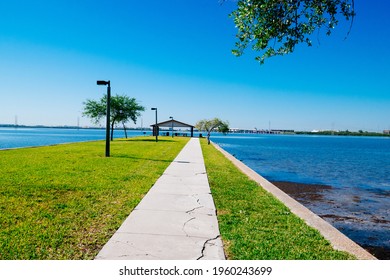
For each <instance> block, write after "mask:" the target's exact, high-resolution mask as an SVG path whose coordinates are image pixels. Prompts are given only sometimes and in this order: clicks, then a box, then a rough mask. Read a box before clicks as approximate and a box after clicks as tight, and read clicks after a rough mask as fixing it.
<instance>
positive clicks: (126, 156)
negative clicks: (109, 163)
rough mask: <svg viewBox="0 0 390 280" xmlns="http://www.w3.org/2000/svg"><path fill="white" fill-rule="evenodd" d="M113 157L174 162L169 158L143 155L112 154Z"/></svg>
mask: <svg viewBox="0 0 390 280" xmlns="http://www.w3.org/2000/svg"><path fill="white" fill-rule="evenodd" d="M111 157H113V158H126V159H132V160H151V161H160V162H172V161H173V160H169V159H155V158H143V157H135V156H130V155H124V154H121V155H116V154H114V155H111Z"/></svg>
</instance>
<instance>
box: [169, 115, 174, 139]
mask: <svg viewBox="0 0 390 280" xmlns="http://www.w3.org/2000/svg"><path fill="white" fill-rule="evenodd" d="M169 118H170V119H171V130H172V138H173V117H169Z"/></svg>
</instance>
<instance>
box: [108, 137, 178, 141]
mask: <svg viewBox="0 0 390 280" xmlns="http://www.w3.org/2000/svg"><path fill="white" fill-rule="evenodd" d="M115 141H118V142H156V138H153V139H139V138H138V139H137V138H129V139H115ZM158 142H175V141H174V140H171V139H158Z"/></svg>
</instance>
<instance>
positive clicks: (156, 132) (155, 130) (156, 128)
mask: <svg viewBox="0 0 390 280" xmlns="http://www.w3.org/2000/svg"><path fill="white" fill-rule="evenodd" d="M151 110H152V111H156V126H155V127H154V133H155V134H156V142H158V126H157V108H152V109H151Z"/></svg>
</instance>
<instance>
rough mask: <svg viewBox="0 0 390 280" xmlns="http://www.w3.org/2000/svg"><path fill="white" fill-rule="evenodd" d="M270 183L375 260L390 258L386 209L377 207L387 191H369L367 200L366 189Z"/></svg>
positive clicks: (388, 225)
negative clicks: (368, 253) (347, 189)
mask: <svg viewBox="0 0 390 280" xmlns="http://www.w3.org/2000/svg"><path fill="white" fill-rule="evenodd" d="M272 183H273V184H274V185H275V186H277V187H278V188H280V189H281V190H283V191H284V192H286V193H287V194H289V195H290V196H291V197H293V198H294V199H296V200H297V201H299V202H300V203H302V204H303V205H304V206H306V207H307V208H309V209H310V210H312V211H313V212H314V213H316V214H317V215H319V216H320V217H322V218H323V219H324V220H326V221H328V222H329V223H331V224H332V225H333V226H334V227H336V228H337V229H338V230H340V231H341V232H342V233H344V234H345V235H347V236H348V237H349V238H351V239H352V240H354V241H355V242H356V243H358V244H359V245H360V246H362V247H363V248H365V249H366V250H367V251H369V252H370V253H371V254H373V255H374V256H375V257H377V258H378V259H384V260H389V259H390V240H389V239H390V220H389V219H388V217H389V216H390V209H389V208H386V207H383V205H381V203H382V201H383V198H386V199H390V192H386V191H380V190H377V191H376V192H375V191H372V192H373V193H371V194H370V196H369V198H367V197H368V196H367V193H366V192H367V190H365V191H361V190H359V189H351V191H350V193H348V192H347V193H346V192H340V191H339V189H337V188H333V187H331V186H328V185H320V184H302V183H294V182H284V181H273V182H272ZM373 209H375V211H373Z"/></svg>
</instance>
